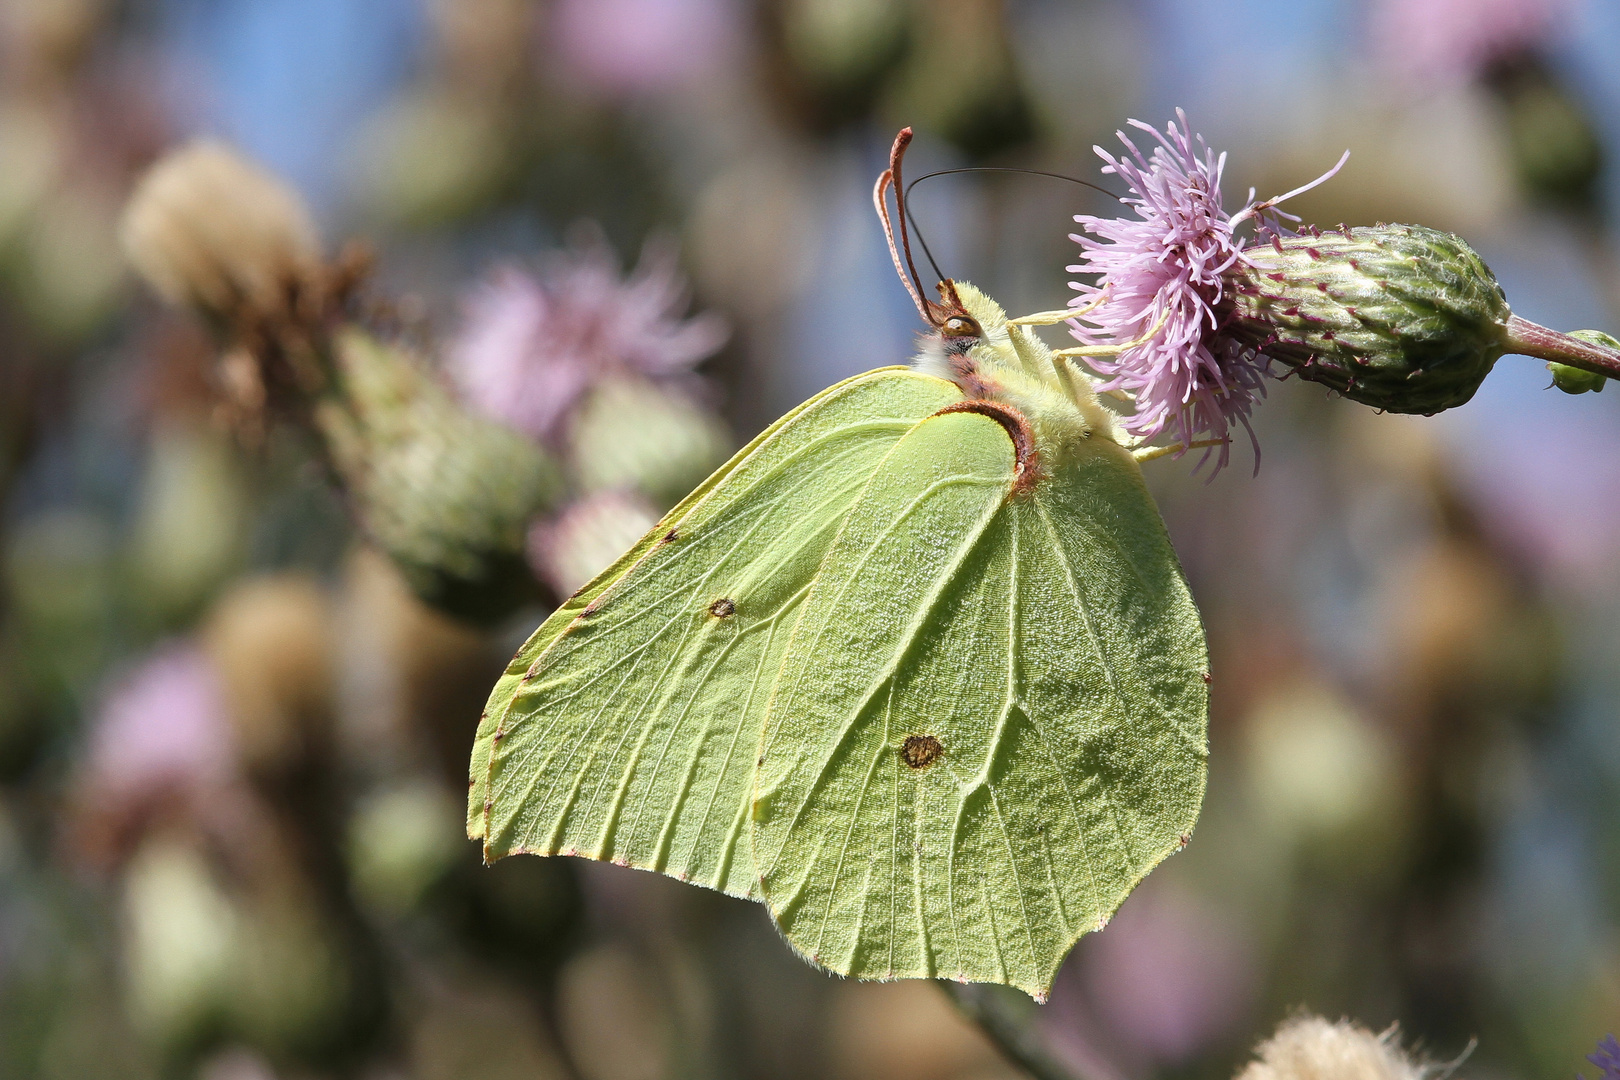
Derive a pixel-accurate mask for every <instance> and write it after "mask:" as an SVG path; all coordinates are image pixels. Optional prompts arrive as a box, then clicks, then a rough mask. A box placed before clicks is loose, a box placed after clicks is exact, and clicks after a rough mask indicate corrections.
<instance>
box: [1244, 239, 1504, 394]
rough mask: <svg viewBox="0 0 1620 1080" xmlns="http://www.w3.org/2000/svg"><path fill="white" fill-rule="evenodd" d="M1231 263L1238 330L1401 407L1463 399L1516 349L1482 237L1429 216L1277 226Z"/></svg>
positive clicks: (1290, 360) (1299, 367) (1258, 344)
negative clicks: (1280, 231)
mask: <svg viewBox="0 0 1620 1080" xmlns="http://www.w3.org/2000/svg"><path fill="white" fill-rule="evenodd" d="M1251 259H1252V264H1251V265H1247V266H1241V267H1237V268H1234V270H1233V271H1231V277H1232V279H1233V284H1234V288H1233V290H1232V293H1231V295H1230V301H1229V303H1230V316H1229V317H1230V320H1231V323H1230V325H1229V327H1228V328H1227V332H1228V333H1229V334H1231V335H1232V336H1233V337H1235V338H1237V339H1238V340H1239V341H1242V342H1243V343H1244V344H1247V345H1250V346H1252V347H1253V348H1255V349H1257V350H1259V351H1260V352H1262V353H1264V354H1265V355H1266V356H1267V357H1270V358H1271V359H1272V360H1274V361H1277V362H1280V363H1282V364H1286V365H1287V366H1288V367H1290V368H1292V369H1293V370H1294V371H1296V372H1298V373H1299V376H1300V378H1303V379H1309V380H1311V381H1313V382H1319V383H1323V384H1325V385H1327V386H1331V387H1332V388H1333V389H1335V390H1337V391H1339V392H1340V393H1341V394H1343V395H1344V396H1345V397H1348V398H1351V399H1352V400H1355V401H1359V402H1362V403H1363V404H1367V405H1371V406H1374V407H1375V408H1379V409H1387V410H1389V411H1390V412H1400V413H1436V412H1439V411H1440V410H1442V409H1449V408H1451V407H1452V406H1455V405H1461V404H1463V403H1464V402H1465V401H1467V400H1468V399H1469V398H1471V397H1473V396H1474V391H1475V390H1477V389H1478V388H1479V384H1480V383H1481V382H1483V381H1484V379H1485V376H1486V375H1488V374H1490V370H1491V366H1492V365H1493V364H1495V363H1496V360H1497V358H1498V357H1500V356H1501V355H1502V354H1503V353H1504V352H1506V351H1508V349H1509V341H1508V337H1509V335H1508V322H1509V319H1510V318H1511V317H1512V312H1511V311H1510V310H1509V309H1508V303H1507V298H1506V297H1505V296H1504V295H1503V294H1502V288H1501V286H1500V285H1498V284H1497V283H1496V278H1495V277H1494V276H1493V275H1492V274H1491V271H1490V269H1489V268H1488V267H1487V266H1486V265H1485V262H1484V260H1482V259H1481V258H1480V257H1479V255H1478V254H1477V253H1475V251H1474V249H1473V248H1471V247H1469V246H1468V245H1467V244H1466V243H1464V242H1463V241H1462V240H1461V239H1460V238H1458V237H1456V236H1453V235H1452V234H1450V233H1444V232H1439V231H1437V230H1435V229H1427V228H1424V227H1423V226H1421V225H1377V226H1373V227H1371V228H1365V227H1364V228H1353V229H1352V228H1345V229H1342V230H1340V231H1339V232H1332V233H1321V234H1319V235H1315V234H1307V235H1302V236H1294V237H1278V238H1276V239H1274V240H1273V242H1272V245H1271V248H1270V250H1267V249H1265V248H1261V247H1257V248H1255V249H1254V250H1253V253H1252V255H1251Z"/></svg>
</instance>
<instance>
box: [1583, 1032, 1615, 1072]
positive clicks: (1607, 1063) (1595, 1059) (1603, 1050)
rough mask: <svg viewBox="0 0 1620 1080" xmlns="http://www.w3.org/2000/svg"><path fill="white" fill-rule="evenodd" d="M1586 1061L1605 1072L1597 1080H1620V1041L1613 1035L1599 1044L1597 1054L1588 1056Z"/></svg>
mask: <svg viewBox="0 0 1620 1080" xmlns="http://www.w3.org/2000/svg"><path fill="white" fill-rule="evenodd" d="M1586 1060H1587V1061H1590V1062H1591V1063H1592V1064H1594V1065H1596V1066H1597V1067H1598V1068H1600V1069H1602V1070H1603V1072H1602V1073H1601V1074H1600V1075H1599V1076H1597V1077H1596V1078H1595V1080H1620V1041H1617V1040H1616V1039H1615V1037H1614V1036H1613V1035H1610V1036H1609V1037H1607V1038H1606V1039H1604V1040H1602V1041H1601V1042H1599V1043H1598V1044H1597V1052H1596V1053H1593V1054H1588V1055H1586ZM1581 1080H1585V1077H1584V1076H1583V1077H1582V1078H1581Z"/></svg>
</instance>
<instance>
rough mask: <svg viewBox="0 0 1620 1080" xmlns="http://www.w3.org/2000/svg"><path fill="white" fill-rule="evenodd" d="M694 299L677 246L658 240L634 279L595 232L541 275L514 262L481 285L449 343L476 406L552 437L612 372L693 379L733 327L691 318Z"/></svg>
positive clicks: (460, 383)
mask: <svg viewBox="0 0 1620 1080" xmlns="http://www.w3.org/2000/svg"><path fill="white" fill-rule="evenodd" d="M686 304H687V290H686V284H685V282H684V281H683V280H682V278H681V275H680V273H679V271H678V270H677V269H676V266H675V255H674V252H673V250H669V249H667V248H660V247H657V246H653V247H651V248H649V250H648V251H647V252H646V254H644V255H643V257H642V260H641V265H640V266H638V267H637V268H636V270H635V272H634V273H633V274H631V275H630V276H629V277H628V278H625V277H623V276H622V275H621V274H620V271H619V268H618V266H617V263H616V261H615V259H614V257H613V254H612V252H611V251H610V250H609V249H608V247H607V245H606V243H605V242H604V241H601V240H600V239H593V240H591V241H589V242H587V243H584V244H581V245H577V246H576V247H575V248H574V249H573V250H571V251H569V252H568V253H566V254H564V255H561V256H558V257H556V258H554V259H553V260H552V262H551V263H550V265H548V266H547V267H546V268H545V269H544V270H543V271H542V272H541V273H539V274H535V273H532V272H530V271H527V270H523V269H519V268H518V267H515V266H506V267H502V268H500V269H498V270H496V271H495V272H494V273H493V274H491V275H490V276H489V277H488V278H487V279H486V280H485V281H484V282H483V283H482V284H481V285H479V286H478V287H477V289H476V290H475V291H474V292H473V293H472V294H471V295H470V296H469V297H468V299H467V302H466V307H465V322H464V324H463V327H462V330H461V333H460V335H459V336H458V337H457V339H456V340H455V341H454V342H452V343H451V346H450V348H449V350H448V356H447V360H448V362H449V363H448V366H449V369H450V375H451V377H452V379H454V381H455V383H456V385H457V387H458V389H459V390H460V391H461V394H462V396H463V398H464V399H465V400H466V401H467V402H468V403H469V404H471V405H472V406H473V407H474V408H476V409H478V410H480V411H481V412H483V413H485V414H486V415H489V416H491V417H493V418H495V419H497V420H500V421H502V422H504V423H507V424H510V425H511V426H512V427H515V428H517V429H518V430H520V431H523V432H525V433H527V434H529V435H530V436H532V437H534V438H536V439H540V440H543V441H552V440H554V439H555V438H556V437H558V436H559V435H560V434H561V428H562V425H563V422H564V420H565V419H566V418H567V416H568V414H569V413H570V412H571V411H572V409H573V408H574V406H575V404H576V403H577V402H578V401H579V400H580V398H581V397H582V396H583V395H584V394H585V392H586V391H587V390H588V389H590V387H591V386H593V385H595V384H596V383H597V382H599V381H601V380H602V379H603V378H606V377H609V376H613V375H633V376H640V377H642V378H647V379H652V380H654V381H656V382H662V383H671V384H682V383H690V382H691V380H692V368H693V367H694V366H695V365H697V364H698V362H699V361H702V360H704V359H706V358H707V357H709V356H712V355H714V353H715V352H716V351H717V350H718V349H719V348H720V346H721V345H723V344H725V341H726V337H727V330H726V326H725V323H724V322H723V321H722V320H721V319H719V318H718V317H717V316H714V315H699V316H697V317H695V318H686V317H684V316H683V312H684V310H685V308H686Z"/></svg>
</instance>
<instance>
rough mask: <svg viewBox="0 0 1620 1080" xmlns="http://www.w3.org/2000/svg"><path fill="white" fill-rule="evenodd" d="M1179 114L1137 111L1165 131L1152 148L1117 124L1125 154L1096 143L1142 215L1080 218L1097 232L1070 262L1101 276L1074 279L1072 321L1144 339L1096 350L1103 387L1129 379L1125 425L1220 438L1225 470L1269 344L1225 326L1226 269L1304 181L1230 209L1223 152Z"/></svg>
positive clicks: (1240, 260)
mask: <svg viewBox="0 0 1620 1080" xmlns="http://www.w3.org/2000/svg"><path fill="white" fill-rule="evenodd" d="M1176 117H1177V120H1179V124H1178V123H1175V122H1172V123H1170V124H1169V125H1167V127H1166V128H1165V131H1164V132H1163V133H1161V132H1159V131H1158V130H1156V129H1154V128H1152V127H1150V126H1149V125H1147V124H1144V123H1142V122H1141V121H1139V120H1132V121H1131V126H1132V127H1135V128H1139V129H1140V130H1142V131H1146V132H1148V133H1149V134H1151V135H1152V136H1153V137H1154V139H1156V140H1157V141H1158V145H1157V146H1155V147H1153V149H1152V152H1151V153H1150V154H1147V155H1144V154H1143V153H1142V151H1141V150H1140V149H1138V148H1137V146H1136V144H1135V143H1133V142H1132V141H1131V140H1130V138H1129V137H1128V136H1126V134H1125V133H1124V132H1119V133H1118V134H1119V139H1120V141H1121V142H1122V143H1124V144H1125V147H1126V149H1127V150H1128V151H1129V153H1128V154H1126V155H1123V156H1120V157H1115V156H1114V155H1112V154H1110V153H1108V152H1107V151H1106V150H1104V149H1103V148H1102V147H1096V151H1097V154H1098V156H1100V157H1101V158H1102V159H1103V160H1104V161H1105V162H1106V163H1107V164H1106V165H1105V166H1104V167H1103V170H1102V171H1103V172H1105V173H1112V174H1114V175H1116V176H1118V177H1120V178H1121V179H1122V180H1124V181H1125V183H1126V184H1128V185H1129V186H1130V189H1131V195H1130V197H1128V198H1125V199H1123V200H1122V202H1124V204H1125V205H1126V206H1128V207H1130V208H1131V209H1132V210H1134V211H1135V216H1134V217H1119V218H1105V217H1097V216H1094V215H1091V214H1082V215H1079V216H1077V217H1076V218H1075V221H1077V222H1079V223H1080V225H1081V227H1082V228H1083V229H1084V230H1085V232H1086V233H1088V234H1089V235H1074V236H1073V237H1072V239H1074V240H1075V241H1076V242H1078V243H1079V244H1080V246H1081V248H1082V249H1083V250H1082V252H1081V254H1080V262H1079V263H1078V264H1076V265H1074V266H1070V267H1068V268H1067V269H1068V270H1069V272H1070V273H1077V274H1089V275H1096V278H1095V282H1094V283H1086V282H1070V285H1071V287H1072V288H1074V289H1075V290H1076V291H1077V292H1078V293H1079V295H1078V296H1077V297H1076V298H1075V299H1074V300H1073V301H1072V302H1071V304H1072V306H1075V307H1077V308H1086V307H1089V309H1090V310H1089V311H1087V312H1086V313H1085V314H1080V315H1078V317H1077V318H1076V319H1075V320H1074V321H1072V322H1071V323H1070V326H1071V327H1072V333H1073V334H1074V336H1075V337H1076V338H1077V339H1078V340H1079V341H1080V342H1081V343H1082V344H1083V345H1088V346H1097V345H1102V346H1122V345H1125V344H1126V343H1128V342H1134V341H1137V340H1138V339H1142V338H1146V340H1144V341H1142V342H1141V343H1140V344H1137V345H1133V346H1131V347H1129V348H1126V349H1124V350H1123V351H1122V352H1120V353H1119V354H1118V355H1115V356H1106V357H1090V358H1088V362H1089V363H1090V364H1091V366H1092V367H1093V368H1094V369H1096V371H1097V372H1098V373H1099V374H1100V375H1102V376H1103V378H1104V380H1105V381H1104V382H1103V383H1102V385H1101V387H1100V389H1102V390H1105V391H1106V390H1122V391H1124V392H1125V393H1127V394H1129V395H1130V396H1131V397H1132V398H1133V399H1134V400H1135V403H1136V407H1135V410H1134V412H1133V413H1132V414H1131V415H1130V416H1127V417H1126V418H1125V428H1126V430H1127V431H1129V432H1130V433H1131V434H1133V435H1135V436H1137V437H1139V438H1141V439H1142V440H1144V441H1146V440H1150V439H1155V438H1157V437H1159V436H1160V435H1168V436H1169V437H1170V438H1171V439H1173V440H1174V441H1176V442H1178V443H1180V444H1181V445H1182V446H1183V447H1184V448H1186V447H1190V446H1192V444H1193V443H1195V442H1199V441H1202V440H1210V439H1218V440H1220V442H1221V445H1220V450H1219V454H1218V456H1217V461H1216V467H1217V469H1219V468H1221V467H1224V466H1225V465H1226V463H1227V460H1228V458H1229V455H1230V435H1229V428H1230V426H1231V425H1232V424H1234V423H1236V424H1242V425H1243V427H1244V428H1245V429H1247V430H1249V437H1250V440H1251V441H1253V439H1254V432H1253V430H1252V429H1250V428H1249V412H1250V410H1251V409H1253V407H1254V403H1255V401H1256V400H1257V399H1258V398H1260V397H1263V396H1264V395H1265V382H1264V375H1265V372H1266V366H1267V361H1266V358H1265V356H1264V354H1263V353H1257V352H1256V351H1255V350H1254V349H1252V348H1248V347H1245V346H1243V345H1240V344H1239V343H1238V342H1236V341H1234V340H1232V339H1231V338H1229V337H1226V336H1224V335H1223V334H1222V332H1221V331H1222V319H1221V315H1220V307H1221V301H1222V298H1223V297H1224V296H1225V294H1226V289H1227V287H1228V285H1227V281H1226V277H1227V275H1228V274H1229V273H1230V272H1231V271H1232V270H1233V269H1234V268H1235V267H1238V266H1240V265H1255V261H1254V259H1252V258H1251V255H1250V253H1251V252H1257V251H1258V248H1257V245H1256V243H1255V241H1253V240H1252V239H1244V238H1243V237H1240V236H1239V234H1238V229H1239V227H1240V226H1241V225H1243V224H1244V223H1245V222H1247V221H1251V220H1257V219H1258V220H1265V221H1266V222H1267V224H1269V225H1271V227H1273V228H1278V226H1277V225H1276V222H1275V219H1274V217H1272V216H1271V215H1272V207H1274V206H1275V205H1276V204H1277V203H1278V202H1281V201H1282V199H1285V198H1288V197H1290V196H1291V195H1295V194H1298V192H1299V191H1303V190H1305V188H1300V189H1298V190H1296V191H1294V192H1290V193H1289V195H1285V196H1282V197H1280V198H1278V199H1271V200H1267V201H1266V202H1264V203H1255V202H1254V201H1253V198H1252V193H1251V198H1250V201H1249V203H1248V204H1247V205H1245V206H1244V207H1243V209H1242V210H1240V211H1238V212H1237V213H1236V214H1228V213H1227V212H1226V210H1225V209H1224V208H1223V207H1222V205H1221V172H1222V170H1223V169H1224V168H1225V166H1226V155H1225V154H1224V153H1223V154H1220V155H1218V156H1217V155H1216V153H1215V152H1214V151H1213V150H1211V149H1210V148H1209V147H1208V145H1206V144H1205V142H1204V140H1203V137H1202V136H1193V135H1192V134H1191V133H1190V131H1189V129H1188V127H1187V117H1186V114H1185V113H1183V112H1182V111H1181V110H1179V109H1178V110H1176ZM1342 164H1343V161H1342V160H1341V161H1340V165H1342ZM1337 171H1338V169H1337V168H1335V169H1334V170H1333V172H1337ZM1331 175H1333V173H1332V172H1330V173H1328V174H1326V175H1325V176H1323V177H1321V178H1320V179H1318V180H1317V181H1315V183H1320V182H1321V180H1325V179H1327V177H1328V176H1331ZM1310 186H1314V184H1312V185H1307V187H1310ZM1256 451H1257V453H1258V446H1256Z"/></svg>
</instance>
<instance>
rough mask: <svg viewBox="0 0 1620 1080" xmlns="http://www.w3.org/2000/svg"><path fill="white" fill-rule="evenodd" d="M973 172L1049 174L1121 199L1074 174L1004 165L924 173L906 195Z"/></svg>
mask: <svg viewBox="0 0 1620 1080" xmlns="http://www.w3.org/2000/svg"><path fill="white" fill-rule="evenodd" d="M973 172H1005V173H1023V174H1024V175H1025V176H1049V177H1051V178H1052V179H1053V180H1066V181H1068V182H1069V183H1071V184H1079V185H1080V186H1081V187H1088V188H1090V189H1091V190H1092V191H1100V192H1102V193H1103V194H1104V195H1106V196H1108V197H1109V198H1110V199H1114V200H1116V201H1119V199H1120V197H1119V196H1118V195H1115V194H1114V193H1113V192H1112V191H1109V190H1108V189H1107V188H1105V187H1100V186H1098V185H1097V184H1093V183H1092V182H1091V181H1089V180H1080V179H1076V178H1075V177H1073V176H1065V175H1063V174H1062V173H1055V172H1047V171H1046V170H1044V169H1015V168H1012V167H1011V166H1003V165H973V166H969V167H967V168H963V169H939V170H938V171H936V172H931V173H924V174H923V175H921V176H919V177H917V179H915V180H913V181H912V182H911V183H909V184H907V185H906V196H907V198H909V197H910V196H911V189H912V188H914V187H916V186H917V185H918V184H920V183H922V182H923V181H924V180H932V179H933V178H934V177H936V176H954V175H955V174H957V173H973ZM915 224H916V223H915V222H913V227H915ZM918 239H919V240H920V239H922V238H921V237H920V236H919V237H918Z"/></svg>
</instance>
